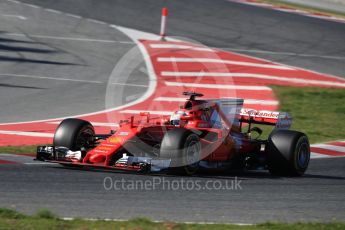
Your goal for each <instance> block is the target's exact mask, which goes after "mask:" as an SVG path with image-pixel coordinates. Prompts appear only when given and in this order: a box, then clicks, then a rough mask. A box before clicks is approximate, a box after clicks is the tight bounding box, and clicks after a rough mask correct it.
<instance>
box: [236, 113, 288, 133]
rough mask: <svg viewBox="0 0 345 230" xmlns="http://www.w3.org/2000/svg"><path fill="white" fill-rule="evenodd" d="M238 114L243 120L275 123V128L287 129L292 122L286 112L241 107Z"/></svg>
mask: <svg viewBox="0 0 345 230" xmlns="http://www.w3.org/2000/svg"><path fill="white" fill-rule="evenodd" d="M239 115H240V120H241V121H243V122H249V121H251V122H255V123H258V124H260V123H261V124H268V125H275V126H276V128H277V129H289V128H290V127H291V124H292V117H291V116H290V114H289V113H286V112H277V111H267V110H253V109H241V113H240V114H239Z"/></svg>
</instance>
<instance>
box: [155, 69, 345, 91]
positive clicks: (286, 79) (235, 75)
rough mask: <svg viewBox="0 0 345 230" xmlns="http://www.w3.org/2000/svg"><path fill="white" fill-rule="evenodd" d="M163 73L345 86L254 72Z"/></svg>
mask: <svg viewBox="0 0 345 230" xmlns="http://www.w3.org/2000/svg"><path fill="white" fill-rule="evenodd" d="M161 75H162V76H164V77H232V78H256V79H265V80H277V81H284V82H293V83H298V84H305V85H323V86H336V87H345V82H344V83H342V82H334V81H321V80H309V79H301V78H289V77H279V76H271V75H265V74H253V73H229V72H226V73H219V72H173V71H162V72H161Z"/></svg>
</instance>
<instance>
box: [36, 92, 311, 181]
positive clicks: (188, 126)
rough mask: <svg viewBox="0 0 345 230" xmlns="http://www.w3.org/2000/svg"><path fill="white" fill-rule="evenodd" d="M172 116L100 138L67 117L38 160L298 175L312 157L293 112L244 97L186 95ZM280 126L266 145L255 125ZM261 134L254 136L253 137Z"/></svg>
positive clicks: (137, 121) (136, 119)
mask: <svg viewBox="0 0 345 230" xmlns="http://www.w3.org/2000/svg"><path fill="white" fill-rule="evenodd" d="M184 95H186V96H188V97H189V98H188V99H186V102H185V103H184V105H182V106H181V107H180V108H179V109H178V110H177V111H175V112H172V115H171V116H162V117H152V116H150V114H149V113H141V114H140V116H132V117H131V118H130V119H128V120H125V121H121V122H120V125H119V128H118V129H117V130H115V131H112V132H111V133H109V134H95V131H94V128H93V126H92V124H91V123H89V122H88V121H84V120H80V119H65V120H63V121H62V122H61V124H60V125H59V126H58V128H57V130H56V132H55V135H54V143H53V146H39V147H38V149H37V157H36V159H37V160H43V161H51V162H57V163H60V164H63V165H65V166H87V167H99V168H106V169H114V170H129V171H138V172H150V171H160V170H173V171H178V172H179V173H184V174H188V175H191V174H194V173H196V172H197V171H198V170H199V169H200V168H226V169H247V170H250V169H255V170H258V169H268V170H269V171H270V172H271V173H272V174H276V175H289V176H301V175H303V174H304V172H305V171H306V169H307V167H308V164H309V159H310V146H309V141H308V138H307V136H306V135H305V134H303V133H301V132H297V131H291V130H288V129H289V127H290V126H291V121H292V118H291V117H290V116H289V114H288V113H283V112H272V111H256V110H248V109H243V108H242V106H243V99H208V100H200V99H197V97H201V96H203V95H202V94H199V93H195V92H185V93H184ZM256 124H258V125H262V124H264V125H272V126H275V127H274V129H273V131H272V132H271V133H270V135H269V137H268V138H267V139H264V140H262V139H260V138H259V137H260V135H261V134H262V130H261V129H260V128H259V127H258V126H255V125H256ZM254 136H256V137H254Z"/></svg>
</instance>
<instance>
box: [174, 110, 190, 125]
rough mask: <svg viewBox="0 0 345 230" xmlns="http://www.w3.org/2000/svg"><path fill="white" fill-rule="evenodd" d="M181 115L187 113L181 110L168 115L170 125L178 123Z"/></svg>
mask: <svg viewBox="0 0 345 230" xmlns="http://www.w3.org/2000/svg"><path fill="white" fill-rule="evenodd" d="M182 116H187V113H186V112H185V111H183V110H178V111H175V112H174V113H173V114H171V116H170V124H171V125H180V121H181V117H182Z"/></svg>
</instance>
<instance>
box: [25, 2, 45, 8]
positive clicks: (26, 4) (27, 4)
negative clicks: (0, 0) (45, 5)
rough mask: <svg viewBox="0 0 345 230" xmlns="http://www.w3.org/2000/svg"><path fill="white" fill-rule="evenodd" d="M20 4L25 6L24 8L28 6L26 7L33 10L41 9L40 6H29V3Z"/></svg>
mask: <svg viewBox="0 0 345 230" xmlns="http://www.w3.org/2000/svg"><path fill="white" fill-rule="evenodd" d="M22 4H23V5H25V6H28V7H32V8H35V9H40V8H41V7H40V6H36V5H32V4H29V3H22Z"/></svg>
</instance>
